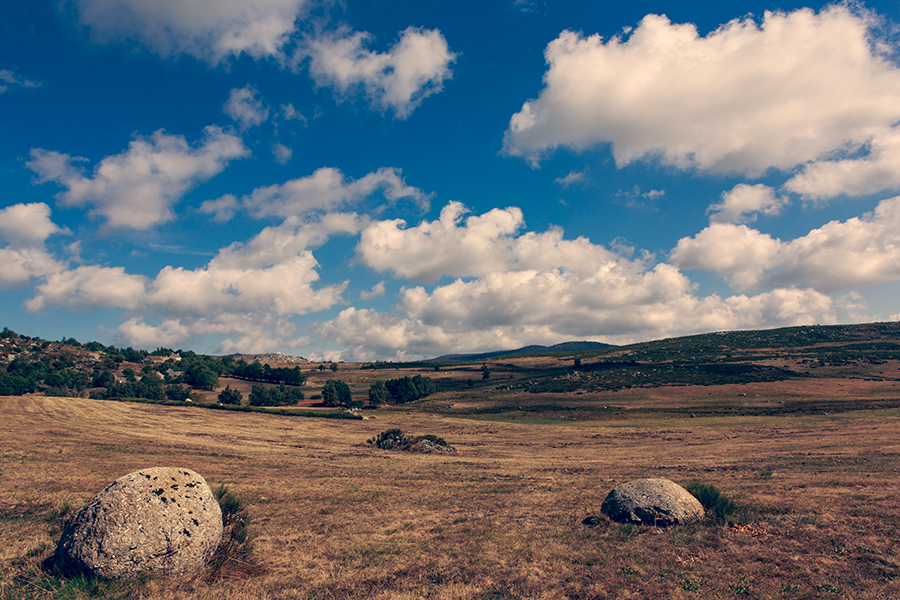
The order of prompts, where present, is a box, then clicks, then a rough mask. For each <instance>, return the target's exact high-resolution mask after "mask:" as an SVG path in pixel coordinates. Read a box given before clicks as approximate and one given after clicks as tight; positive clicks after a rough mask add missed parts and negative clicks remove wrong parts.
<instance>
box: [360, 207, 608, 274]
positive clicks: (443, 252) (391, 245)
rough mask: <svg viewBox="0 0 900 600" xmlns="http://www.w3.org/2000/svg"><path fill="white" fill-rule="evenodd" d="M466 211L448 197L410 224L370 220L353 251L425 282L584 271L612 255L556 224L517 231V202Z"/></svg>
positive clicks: (363, 258)
mask: <svg viewBox="0 0 900 600" xmlns="http://www.w3.org/2000/svg"><path fill="white" fill-rule="evenodd" d="M466 212H467V209H466V208H465V207H464V206H463V205H462V204H461V203H459V202H450V203H449V204H447V206H445V207H444V209H443V210H441V216H440V218H439V219H438V220H436V221H424V222H422V223H420V224H419V225H417V226H416V227H409V228H407V227H406V222H405V221H403V220H400V219H397V220H389V221H376V222H373V223H372V224H370V225H369V226H368V227H366V228H365V229H364V230H363V231H362V234H361V235H360V241H359V244H358V245H357V247H356V252H357V256H358V257H359V259H360V261H361V262H362V263H363V264H365V265H367V266H369V267H371V268H372V269H375V270H376V271H391V272H393V273H394V274H396V275H397V276H399V277H403V278H405V279H410V280H420V281H427V282H434V281H437V280H438V279H440V278H441V277H474V276H482V275H486V274H488V273H494V272H498V271H507V270H513V271H519V270H527V269H551V268H556V267H564V268H567V269H571V270H574V271H576V272H578V273H585V272H591V271H592V270H595V269H597V268H600V267H601V266H602V265H604V264H606V263H608V262H609V261H612V260H615V258H616V257H615V255H614V254H613V253H612V252H610V251H609V250H606V249H604V248H603V247H601V246H597V245H595V244H592V243H591V242H590V241H589V240H587V239H586V238H577V239H575V240H565V239H563V232H562V231H561V230H559V229H551V230H549V231H546V232H543V233H534V232H526V233H523V234H520V233H519V232H520V230H521V229H522V228H523V227H524V225H525V220H524V218H523V215H522V210H521V209H519V208H518V207H509V208H505V209H500V208H495V209H493V210H491V211H489V212H487V213H485V214H483V215H472V216H469V217H466V218H465V219H464V218H463V217H464V215H465V214H466Z"/></svg>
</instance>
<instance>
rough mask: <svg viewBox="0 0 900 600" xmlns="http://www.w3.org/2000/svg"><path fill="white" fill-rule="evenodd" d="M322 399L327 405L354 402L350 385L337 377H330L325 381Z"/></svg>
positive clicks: (346, 404) (345, 404)
mask: <svg viewBox="0 0 900 600" xmlns="http://www.w3.org/2000/svg"><path fill="white" fill-rule="evenodd" d="M322 399H323V401H324V403H325V406H350V403H351V402H353V396H352V395H351V394H350V387H349V386H348V385H347V384H346V383H344V382H343V381H339V380H337V379H329V380H328V381H326V382H325V387H324V388H323V389H322Z"/></svg>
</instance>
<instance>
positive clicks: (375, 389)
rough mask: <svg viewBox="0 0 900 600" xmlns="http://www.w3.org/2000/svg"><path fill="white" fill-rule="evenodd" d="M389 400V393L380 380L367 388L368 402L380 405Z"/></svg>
mask: <svg viewBox="0 0 900 600" xmlns="http://www.w3.org/2000/svg"><path fill="white" fill-rule="evenodd" d="M390 401H391V393H390V392H389V391H388V390H387V388H386V387H384V384H383V383H382V382H380V381H379V382H377V383H376V384H375V385H373V386H371V387H370V388H369V404H371V405H372V406H381V405H382V404H388V403H389V402H390Z"/></svg>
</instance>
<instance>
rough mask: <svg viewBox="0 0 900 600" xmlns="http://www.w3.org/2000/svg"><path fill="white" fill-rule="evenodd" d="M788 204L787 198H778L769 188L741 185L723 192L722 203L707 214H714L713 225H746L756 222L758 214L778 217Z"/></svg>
mask: <svg viewBox="0 0 900 600" xmlns="http://www.w3.org/2000/svg"><path fill="white" fill-rule="evenodd" d="M787 203H788V200H787V199H786V198H784V197H779V196H776V195H775V190H773V189H772V188H770V187H769V186H766V185H763V184H761V183H760V184H756V185H748V184H746V183H740V184H738V185H736V186H734V187H733V188H732V189H731V190H729V191H727V192H723V193H722V201H721V202H719V203H718V204H713V205H712V206H710V207H709V208H708V209H707V211H706V212H708V213H712V214H711V215H710V217H709V220H710V222H711V223H746V222H748V221H755V220H756V218H757V215H758V213H762V214H764V215H767V216H773V215H778V214H780V213H781V209H782V208H783V207H784V206H785V205H786V204H787Z"/></svg>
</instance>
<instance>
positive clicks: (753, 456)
mask: <svg viewBox="0 0 900 600" xmlns="http://www.w3.org/2000/svg"><path fill="white" fill-rule="evenodd" d="M807 383H810V384H811V383H812V382H807ZM838 384H841V385H843V384H848V385H853V386H856V388H860V389H854V390H852V392H851V391H848V390H846V389H845V391H844V392H842V393H845V394H846V393H852V394H853V395H854V396H857V397H863V398H865V397H869V396H871V397H884V396H885V395H886V394H888V395H891V396H892V397H896V396H897V390H896V389H895V387H894V386H896V384H895V383H883V382H882V383H877V382H872V383H871V385H869V386H864V385H862V384H860V383H859V382H855V381H854V382H847V381H837V382H833V383H831V384H827V383H823V384H822V385H823V386H825V387H823V388H822V389H816V388H815V387H814V386H813V387H809V388H806V391H805V392H803V393H805V394H807V395H806V396H804V397H811V398H818V397H819V396H821V397H830V396H831V394H832V393H838V389H837V387H836V386H837V385H838ZM790 385H792V384H791V383H790V382H774V383H770V384H757V385H756V386H755V387H754V386H741V388H740V389H741V390H743V391H742V392H741V393H744V394H746V396H740V397H738V396H737V393H736V390H732V389H729V388H728V386H721V387H719V388H717V387H702V388H684V387H679V388H655V389H649V390H637V391H636V390H626V391H622V392H618V393H610V394H606V395H601V396H599V397H596V398H594V400H595V401H597V402H599V403H603V402H608V403H610V404H614V403H618V404H619V405H622V406H645V407H646V406H652V405H654V404H656V405H658V406H662V407H665V406H676V405H683V404H684V403H685V402H691V403H692V404H693V405H697V406H700V405H702V404H703V403H705V402H720V401H721V398H724V397H727V398H731V399H734V398H736V397H738V398H739V399H740V401H741V404H743V403H744V402H748V403H752V402H757V403H768V402H771V403H773V404H774V403H777V402H779V400H778V398H782V399H783V398H792V397H795V396H796V395H797V394H799V393H801V391H798V390H797V389H792V388H790ZM828 385H831V386H832V388H829V387H828ZM879 385H882V386H888V387H885V388H884V389H875V388H873V386H879ZM862 388H865V389H862ZM792 394H793V396H792ZM468 401H469V402H471V403H473V404H474V403H475V401H476V400H475V399H474V397H473V398H469V400H468ZM434 402H447V399H446V398H444V397H441V398H439V399H438V400H435V401H434ZM455 402H456V403H457V404H456V405H455V406H454V409H455V408H457V407H458V406H460V405H465V404H466V402H467V400H466V398H462V397H460V398H458V399H456V400H455ZM0 414H2V419H3V420H2V425H0V432H2V435H0V540H2V542H3V543H2V547H0V598H2V599H3V600H11V599H13V598H73V599H75V598H88V597H102V598H120V597H121V598H162V599H174V598H180V599H194V598H197V599H200V598H203V599H207V598H222V599H244V598H248V599H249V598H254V599H256V598H262V599H295V598H299V599H303V600H306V599H318V600H325V599H338V598H367V599H368V598H373V599H387V598H409V599H413V598H441V599H483V600H487V599H503V598H535V599H557V598H559V599H562V598H571V599H576V598H577V599H589V598H623V599H624V598H674V599H679V598H688V599H693V598H791V599H794V598H797V599H799V598H858V599H875V598H884V599H888V598H900V505H898V497H900V495H898V492H900V461H898V457H900V411H898V410H897V409H874V410H862V411H850V412H842V413H838V414H824V413H822V414H802V415H793V416H791V415H781V416H764V415H755V416H754V415H750V416H748V415H743V416H703V415H698V416H697V418H689V417H665V416H660V417H658V418H657V417H654V416H653V415H651V414H647V413H645V412H642V413H639V412H635V413H634V414H633V415H632V414H630V413H629V411H624V412H621V413H619V414H618V415H617V416H610V417H609V418H606V419H603V420H580V421H575V422H569V421H560V422H555V423H551V422H534V421H527V420H524V419H520V420H515V418H514V419H513V420H507V419H501V418H500V417H501V416H502V415H496V414H495V415H491V416H490V417H489V418H490V420H484V419H482V420H478V419H474V418H461V417H460V416H453V415H446V414H444V415H442V414H436V413H433V412H428V411H425V410H417V409H412V410H410V408H409V407H403V408H393V409H386V410H379V411H371V412H370V411H364V414H365V415H366V416H367V417H369V418H367V419H365V420H361V421H352V420H332V419H315V418H300V417H285V416H275V415H266V414H250V413H230V412H224V411H213V410H204V409H202V408H197V407H183V408H182V407H167V406H158V405H148V404H136V403H125V402H111V401H101V400H88V399H70V398H51V397H43V396H24V397H3V398H0ZM661 414H662V413H661ZM519 416H521V415H519ZM373 417H374V418H373ZM392 427H399V428H401V429H403V430H404V431H406V432H408V433H411V434H426V433H431V434H436V435H438V436H440V437H442V438H444V439H445V440H447V441H448V442H449V443H450V444H452V445H453V446H455V447H456V448H457V449H458V453H457V454H452V455H434V454H429V455H425V454H409V453H400V452H389V451H383V450H376V449H373V448H371V447H370V446H368V445H367V444H366V443H365V440H366V439H367V438H369V437H372V436H373V435H375V434H377V433H378V432H380V431H383V430H385V429H389V428H392ZM160 465H171V466H180V467H187V468H190V469H194V470H196V471H197V472H199V473H200V474H202V475H203V476H204V477H205V478H206V479H207V481H208V482H209V483H210V484H211V485H212V486H214V487H215V486H218V485H220V484H225V485H227V486H228V488H229V490H231V491H232V492H234V493H236V494H237V496H238V497H239V498H240V499H241V500H242V501H243V502H244V504H245V505H246V507H247V511H248V513H249V517H250V528H251V529H252V530H253V531H254V532H255V533H256V535H257V537H256V539H255V541H254V550H253V555H252V557H253V562H255V564H252V565H251V564H242V563H241V562H239V561H232V562H230V563H228V564H227V565H226V567H225V568H224V569H223V570H222V571H221V572H220V573H219V574H218V577H216V578H214V579H210V578H204V577H198V578H196V579H193V580H190V581H180V582H166V581H161V580H145V581H140V582H137V583H130V584H128V583H125V584H104V583H102V582H89V581H79V582H66V581H60V580H58V579H55V578H53V577H52V576H51V574H50V573H48V572H47V571H46V570H45V569H43V568H42V561H43V560H44V559H46V558H47V557H48V556H50V554H51V553H52V551H53V548H54V544H55V541H56V538H57V537H58V535H59V519H58V518H57V515H58V513H59V512H65V508H66V507H71V508H72V509H74V510H77V509H78V508H79V507H80V506H81V505H82V504H83V503H84V502H85V501H86V500H87V499H88V498H90V497H91V496H92V495H93V494H95V493H97V492H98V491H100V490H101V489H103V487H105V486H106V485H107V484H108V483H110V482H111V481H113V480H114V479H116V478H117V477H119V476H121V475H123V474H125V473H128V472H130V471H133V470H136V469H139V468H142V467H147V466H160ZM639 477H665V478H669V479H672V480H674V481H676V482H680V483H684V482H687V481H691V480H700V481H702V482H704V483H708V484H712V485H714V486H716V487H717V488H718V489H719V490H721V491H722V492H724V493H725V494H727V495H728V496H729V497H731V498H732V499H734V500H735V501H736V502H737V504H738V511H737V512H736V513H735V515H733V516H732V518H731V522H730V523H716V522H713V521H707V522H704V523H700V524H695V525H689V526H679V527H674V528H670V529H656V528H653V527H635V526H629V525H619V524H616V523H613V522H611V521H608V520H606V519H605V517H604V518H600V519H595V520H593V521H592V522H593V523H594V524H593V525H586V524H584V523H583V520H585V519H586V518H588V517H591V516H596V515H599V514H600V512H599V508H600V504H601V502H602V501H603V499H604V497H605V496H606V494H607V493H608V492H609V491H610V490H611V489H612V488H613V487H614V486H615V485H617V484H618V483H621V482H624V481H627V480H629V479H634V478H639Z"/></svg>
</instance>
